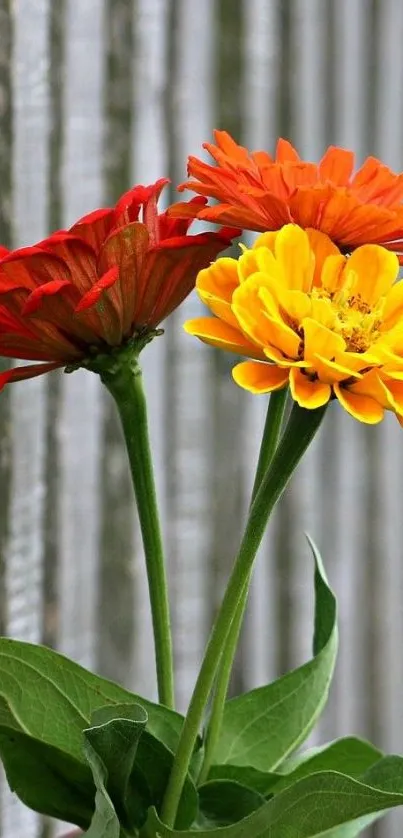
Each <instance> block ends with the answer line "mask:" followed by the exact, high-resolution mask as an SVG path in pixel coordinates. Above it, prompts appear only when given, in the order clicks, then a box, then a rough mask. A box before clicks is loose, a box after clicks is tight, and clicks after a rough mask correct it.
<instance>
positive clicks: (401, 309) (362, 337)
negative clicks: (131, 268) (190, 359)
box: [185, 224, 403, 424]
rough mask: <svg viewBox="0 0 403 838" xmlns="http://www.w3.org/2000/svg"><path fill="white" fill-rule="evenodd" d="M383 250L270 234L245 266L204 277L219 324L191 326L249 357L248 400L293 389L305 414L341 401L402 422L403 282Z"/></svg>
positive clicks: (240, 380) (239, 377)
mask: <svg viewBox="0 0 403 838" xmlns="http://www.w3.org/2000/svg"><path fill="white" fill-rule="evenodd" d="M398 269H399V265H398V259H397V256H396V255H395V254H394V253H390V252H389V251H388V250H386V249H385V248H383V247H379V246H378V245H371V244H370V245H363V246H362V247H359V248H357V250H355V251H354V253H353V254H352V256H349V257H347V256H344V255H343V254H341V253H340V251H339V249H338V248H337V247H336V245H335V244H334V243H333V242H332V241H331V240H330V238H329V237H328V236H326V235H325V234H324V233H320V232H318V231H317V230H307V231H305V230H303V229H301V227H298V226H297V225H294V224H287V225H285V226H284V227H283V228H282V229H281V230H280V231H279V232H275V233H270V232H267V233H264V234H263V235H261V236H260V237H259V238H258V239H257V240H256V242H255V244H254V246H253V247H252V248H251V249H249V250H248V249H246V248H243V253H242V255H241V256H240V258H239V259H238V260H236V259H231V258H221V259H218V261H217V262H216V263H215V264H214V265H211V266H210V267H209V268H206V269H204V270H202V271H201V272H200V274H199V276H198V278H197V281H196V288H197V290H198V293H199V295H200V297H201V299H202V300H203V302H204V303H205V304H206V305H207V306H208V307H209V308H210V310H211V311H212V312H213V314H215V317H201V318H198V319H196V320H190V321H188V322H187V323H186V324H185V329H186V331H187V332H189V333H190V334H192V335H196V336H197V337H199V338H200V339H201V340H203V341H205V342H206V343H209V344H211V345H213V346H217V347H219V348H220V349H226V350H228V351H230V352H235V353H237V354H238V355H243V356H247V357H249V358H252V359H253V360H248V361H243V362H242V363H240V364H238V365H237V366H236V367H235V368H234V370H233V376H234V379H235V381H236V383H237V384H239V386H240V387H243V388H244V389H246V390H249V391H250V392H251V393H269V392H271V391H273V390H279V389H282V388H283V387H286V386H288V385H289V386H290V391H291V395H292V397H293V399H294V400H295V401H296V402H298V404H299V405H300V406H301V407H304V408H308V409H314V408H318V407H321V406H323V405H325V404H326V403H327V402H328V401H329V400H330V399H333V398H337V399H338V400H339V402H340V404H341V405H342V406H343V407H344V408H345V409H346V410H347V411H348V412H349V413H351V414H352V416H354V417H355V418H356V419H359V420H360V421H361V422H367V423H370V424H374V423H376V422H380V421H381V419H382V418H383V415H384V410H385V409H388V410H391V411H393V412H395V413H396V414H397V416H398V418H399V421H401V420H402V417H403V282H396V278H397V275H398Z"/></svg>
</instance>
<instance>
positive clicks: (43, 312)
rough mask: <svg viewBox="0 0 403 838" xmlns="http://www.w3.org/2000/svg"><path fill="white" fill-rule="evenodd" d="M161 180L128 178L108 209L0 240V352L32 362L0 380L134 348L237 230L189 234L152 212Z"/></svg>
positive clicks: (177, 223) (181, 223)
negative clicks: (26, 237) (42, 233)
mask: <svg viewBox="0 0 403 838" xmlns="http://www.w3.org/2000/svg"><path fill="white" fill-rule="evenodd" d="M166 183H168V181H167V180H165V179H161V180H159V181H157V183H155V184H153V185H152V186H136V187H134V188H133V189H130V190H129V191H128V192H126V193H125V194H124V195H123V196H122V197H121V198H120V200H119V201H118V203H117V204H116V206H115V207H114V208H113V209H100V210H96V211H95V212H92V213H90V214H89V215H86V216H84V218H81V219H80V220H79V221H77V222H76V224H74V225H73V227H71V229H70V230H68V231H65V230H62V231H59V232H57V233H54V234H53V235H51V236H49V238H47V239H45V240H44V241H42V242H39V244H37V245H35V246H33V247H25V248H22V249H20V250H15V251H13V252H8V251H7V250H6V249H5V248H1V249H0V356H5V357H9V358H21V359H25V360H29V361H39V362H40V363H38V364H30V365H29V366H22V367H16V368H14V369H12V370H8V371H7V372H4V373H2V374H0V389H1V387H2V386H4V385H5V384H6V383H7V382H9V381H19V380H21V379H24V378H32V377H33V376H36V375H42V373H45V372H48V371H49V370H53V369H56V368H57V367H64V366H70V367H71V368H74V367H76V366H77V367H78V366H90V363H93V362H94V359H96V356H97V355H99V354H100V355H103V354H108V353H110V352H111V351H113V350H114V349H116V348H117V347H123V346H125V345H127V344H129V343H132V344H133V345H134V346H138V347H139V348H141V346H143V345H144V344H145V343H146V342H147V341H148V340H150V339H151V337H152V336H153V334H155V329H156V327H157V326H158V324H159V323H160V322H161V321H162V320H164V319H165V317H167V316H168V314H170V313H171V312H172V311H173V310H174V309H175V308H176V307H177V306H178V305H179V304H180V303H181V302H182V301H183V300H184V298H185V297H186V296H187V295H188V294H189V292H190V291H191V290H192V288H193V287H194V283H195V279H196V276H197V273H198V271H199V270H200V269H201V268H203V267H205V266H206V265H209V264H210V262H211V261H212V259H215V257H216V256H217V254H218V253H220V252H221V251H222V250H225V248H227V247H228V246H229V244H230V243H231V238H232V236H233V235H236V233H237V231H236V230H229V229H227V228H223V229H222V230H220V231H218V232H217V233H199V234H198V235H195V236H190V235H188V234H187V229H188V227H189V221H188V220H182V221H181V220H175V219H172V218H169V217H168V216H167V213H166V212H164V213H159V212H158V209H157V200H158V198H159V196H160V193H161V191H162V189H163V187H164V186H165V185H166ZM195 202H197V204H196V203H195ZM201 202H202V203H203V204H204V203H205V199H203V198H201V199H200V198H196V199H194V201H193V204H194V205H195V206H196V205H197V206H198V207H199V208H200V206H201ZM191 203H192V202H191ZM139 218H140V219H141V220H139ZM136 342H137V343H136Z"/></svg>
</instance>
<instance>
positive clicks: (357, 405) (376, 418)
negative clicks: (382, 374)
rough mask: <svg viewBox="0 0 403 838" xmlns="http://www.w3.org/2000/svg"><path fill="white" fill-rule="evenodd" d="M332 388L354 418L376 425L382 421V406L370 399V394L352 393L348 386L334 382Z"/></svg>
mask: <svg viewBox="0 0 403 838" xmlns="http://www.w3.org/2000/svg"><path fill="white" fill-rule="evenodd" d="M333 390H334V393H335V395H336V396H337V398H338V400H339V402H340V404H341V406H342V407H344V409H345V410H347V413H350V414H351V416H353V417H354V419H358V421H359V422H365V423H366V424H367V425H377V424H378V422H381V421H382V419H383V416H384V408H383V407H382V405H380V404H379V402H377V401H375V399H371V397H370V396H362V395H357V394H356V393H352V392H351V390H350V389H349V388H348V387H342V386H341V384H334V386H333Z"/></svg>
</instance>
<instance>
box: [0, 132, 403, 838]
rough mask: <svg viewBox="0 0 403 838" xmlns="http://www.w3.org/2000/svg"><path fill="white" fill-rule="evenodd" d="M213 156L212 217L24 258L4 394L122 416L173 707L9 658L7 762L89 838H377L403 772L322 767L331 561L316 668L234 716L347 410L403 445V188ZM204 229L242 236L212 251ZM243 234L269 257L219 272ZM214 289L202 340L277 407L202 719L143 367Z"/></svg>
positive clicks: (318, 621) (84, 237) (18, 653)
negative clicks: (261, 556) (289, 531)
mask: <svg viewBox="0 0 403 838" xmlns="http://www.w3.org/2000/svg"><path fill="white" fill-rule="evenodd" d="M206 148H207V150H208V151H209V153H210V155H211V156H212V157H213V158H214V164H213V165H210V164H208V163H206V162H202V161H201V160H198V159H196V158H192V157H191V158H190V159H189V163H188V172H189V178H190V179H189V180H188V181H187V182H186V183H184V184H182V185H181V186H180V187H179V188H180V190H183V189H188V190H192V191H193V192H196V193H197V196H196V197H194V198H193V199H191V200H189V201H187V202H177V203H175V204H173V205H172V206H170V207H169V208H168V210H166V211H165V212H159V210H158V200H159V197H160V194H161V192H162V190H163V189H164V187H165V185H166V183H167V181H166V180H165V179H161V180H159V181H157V183H155V184H152V185H150V186H136V187H134V188H133V189H131V190H129V191H128V192H127V193H126V194H124V195H123V196H122V197H121V198H120V200H119V201H118V202H117V204H116V206H115V207H114V208H112V209H100V210H96V211H94V212H92V213H90V214H89V215H87V216H85V217H84V218H81V219H80V220H79V221H78V222H77V223H76V224H74V225H73V227H71V228H70V229H69V230H59V231H57V232H55V233H53V234H52V235H50V236H49V237H48V238H46V239H45V240H44V241H41V242H39V243H38V244H36V245H34V246H32V247H26V248H22V249H19V250H18V249H17V250H14V251H11V252H9V251H7V250H6V249H5V248H2V249H1V252H0V355H1V356H3V357H5V358H14V359H22V360H27V361H29V362H30V363H28V364H27V365H26V366H24V365H23V366H21V365H17V366H13V367H12V368H10V369H7V370H6V371H5V372H2V373H1V375H0V386H1V387H4V386H6V385H8V384H10V383H11V382H16V381H21V380H22V379H26V378H31V377H33V376H37V375H42V374H44V373H46V372H49V371H51V370H55V369H57V368H64V370H65V372H73V371H74V370H76V369H77V368H79V367H83V368H85V369H87V370H88V371H89V372H92V373H96V374H98V375H99V377H100V379H101V381H102V383H103V384H104V385H105V386H106V388H107V389H108V390H109V392H110V394H111V396H112V398H113V399H114V401H115V403H116V407H117V410H118V413H119V415H120V419H121V423H122V427H123V432H124V438H125V442H126V447H127V455H128V459H129V463H130V469H131V474H132V478H133V487H134V494H135V500H136V505H137V511H138V517H139V521H140V527H141V533H142V540H143V546H144V560H145V564H146V570H147V577H148V588H149V597H150V605H151V612H152V622H153V631H154V641H155V664H156V678H157V685H158V696H159V701H158V703H153V702H151V701H149V700H147V699H145V698H142V697H141V696H140V695H137V694H134V693H132V692H130V691H128V690H126V689H124V688H123V687H122V686H120V685H118V684H115V683H112V682H110V681H107V680H105V679H103V678H101V677H99V676H98V675H96V674H93V673H91V672H88V671H87V670H85V669H83V668H82V667H80V666H79V665H78V664H76V663H74V662H73V661H71V660H69V659H67V658H65V657H63V656H61V655H59V654H58V653H57V652H55V651H53V650H51V649H47V648H45V647H41V646H35V645H31V644H28V643H22V642H18V641H17V640H13V639H10V638H1V639H0V756H1V759H2V761H3V764H4V768H5V772H6V775H7V778H8V782H9V784H10V787H11V788H12V790H13V791H14V792H15V793H16V794H17V795H18V796H19V798H20V799H21V800H22V801H23V802H24V803H25V804H26V805H27V806H29V807H31V808H32V809H34V810H35V811H37V812H41V813H44V814H46V815H49V816H51V817H54V818H57V819H61V820H63V821H67V822H69V823H72V824H75V825H76V826H77V827H78V828H79V832H78V833H76V832H74V833H72V834H74V835H76V834H77V835H78V834H81V832H83V834H85V835H87V836H88V838H130V837H131V838H134V836H138V838H175V836H178V838H179V836H182V838H192V836H193V835H194V834H196V833H197V834H198V835H199V836H200V838H221V837H222V838H319V836H325V835H326V836H328V838H354V836H356V835H358V834H359V833H360V832H361V831H362V830H363V829H364V828H365V827H366V826H368V824H370V823H371V822H372V821H373V820H375V819H376V818H378V817H379V816H380V815H381V814H383V813H384V812H385V811H386V810H388V809H391V808H392V807H396V806H399V805H401V804H402V803H403V757H400V756H385V755H384V754H382V753H381V752H380V751H379V750H378V749H377V748H376V747H375V746H373V745H371V744H370V743H369V742H365V741H362V740H360V739H358V738H356V737H354V736H350V737H348V738H344V739H341V740H338V741H334V742H331V743H327V744H325V745H323V747H320V748H316V749H312V750H306V751H301V750H300V746H301V745H302V743H303V742H304V741H305V740H306V738H307V737H308V735H309V733H310V732H311V730H312V728H313V726H314V725H315V722H316V720H317V719H318V717H319V714H320V713H321V711H322V709H323V707H324V705H325V702H326V699H327V695H328V691H329V686H330V682H331V679H332V675H333V670H334V666H335V659H336V654H337V607H336V600H335V596H334V594H333V592H332V590H331V588H330V587H329V584H328V581H327V578H326V574H325V570H324V567H323V563H322V559H321V556H320V554H319V551H318V549H317V547H316V546H315V544H314V542H313V541H312V540H311V539H310V538H309V539H308V542H309V546H310V549H311V552H312V555H313V563H314V587H315V621H314V632H313V656H312V658H311V660H309V661H308V662H307V663H305V664H304V665H303V666H300V667H299V668H298V669H295V670H293V671H291V672H289V673H287V674H286V675H285V676H283V677H281V678H279V679H278V680H276V681H274V682H273V683H271V684H268V685H266V686H263V687H260V688H258V689H254V690H252V691H251V692H248V693H245V694H243V695H239V696H237V697H235V698H231V699H229V700H228V698H227V693H228V685H229V680H230V675H231V670H232V664H233V661H234V656H235V652H236V649H237V644H238V639H239V633H240V629H241V626H242V620H243V616H244V612H245V608H246V604H247V599H248V590H249V586H250V582H251V577H252V573H253V566H254V561H255V557H256V554H257V551H258V548H259V545H260V543H261V540H262V537H263V535H264V532H265V529H266V526H267V522H268V520H269V517H270V514H271V512H272V510H273V508H274V506H275V504H276V503H277V501H278V500H279V498H280V496H281V495H282V493H283V491H284V490H285V488H286V486H287V484H288V482H289V480H290V478H291V477H292V474H293V472H294V470H295V468H296V467H297V465H298V463H299V461H300V460H301V458H302V457H303V455H304V453H305V451H306V450H307V448H308V446H309V445H310V443H311V441H312V439H313V438H314V436H315V434H316V432H317V430H318V428H319V427H320V425H321V423H322V422H326V413H327V412H328V411H329V410H337V409H340V407H341V408H343V409H344V410H346V411H347V412H348V413H350V414H351V416H352V417H354V418H355V419H356V420H358V421H359V422H365V423H368V424H376V423H378V422H380V421H382V419H383V416H384V412H385V410H389V411H392V412H393V413H394V414H395V415H396V418H397V420H398V421H399V422H400V423H401V424H403V283H402V282H400V281H399V260H400V259H401V258H402V257H401V255H400V254H403V203H402V199H403V175H402V174H399V175H397V174H394V173H393V172H392V171H390V169H388V168H387V167H386V166H384V165H383V164H382V163H381V162H380V161H379V160H377V159H375V158H368V159H367V160H366V161H365V162H364V164H363V165H362V166H361V168H360V169H358V171H356V172H355V173H354V157H353V154H352V152H350V151H347V150H344V149H340V148H335V147H331V148H329V149H328V150H327V151H326V153H325V155H324V157H323V158H322V160H321V161H320V163H319V164H314V163H310V162H304V161H302V160H301V159H300V158H299V156H298V154H297V152H296V151H295V149H294V148H293V147H292V146H291V145H290V144H289V143H288V142H286V141H285V140H280V141H279V143H278V146H277V151H276V155H275V157H274V158H273V157H271V156H270V155H269V154H268V153H266V152H263V151H258V152H253V153H249V152H248V151H247V150H246V149H244V148H242V147H241V146H239V145H237V144H236V143H235V142H234V140H233V139H232V138H231V137H230V136H229V135H228V134H226V133H225V132H216V144H215V145H212V144H206ZM209 199H213V203H209ZM193 219H201V220H205V221H207V222H212V223H213V224H216V225H217V224H219V225H226V226H221V227H219V228H218V229H211V230H210V231H208V232H202V233H199V234H196V235H192V234H190V233H189V232H188V230H189V226H190V225H191V223H192V221H193ZM244 229H246V230H250V231H255V232H256V233H258V235H257V237H256V239H255V241H254V243H253V245H252V246H250V247H246V246H244V245H243V244H241V245H240V247H239V248H238V251H237V255H236V256H235V257H234V256H220V254H221V253H222V252H223V251H225V250H226V249H227V248H228V247H229V245H230V244H231V242H232V240H233V239H235V238H236V237H238V236H240V235H241V233H242V230H244ZM217 257H218V258H217ZM194 286H196V289H197V292H198V294H199V296H200V298H201V300H202V302H203V303H204V304H205V306H206V307H207V309H209V312H207V315H206V316H204V317H199V318H196V319H194V320H190V321H188V322H187V323H185V324H184V327H185V330H186V331H187V332H188V333H189V335H193V336H196V337H197V338H199V339H200V340H202V341H204V342H205V343H207V344H210V345H211V346H214V347H216V348H218V349H219V350H223V351H225V352H229V353H232V354H233V355H236V356H241V358H243V359H244V360H241V361H238V362H237V363H236V364H235V366H234V368H233V378H234V382H235V384H236V385H238V386H239V387H241V388H243V389H245V390H248V391H249V392H251V393H254V394H257V395H259V394H261V395H266V396H267V394H270V398H269V400H268V409H267V418H266V422H265V426H264V431H263V435H262V441H261V446H260V453H259V458H258V462H257V466H256V476H255V481H254V486H253V490H252V495H251V499H250V506H249V512H248V515H247V518H246V521H245V527H244V533H243V537H242V539H241V543H240V545H239V550H238V554H237V555H236V556H235V557H234V562H233V567H232V571H231V574H230V576H229V579H228V582H227V587H226V590H225V593H224V596H223V599H222V602H221V606H220V608H219V610H218V613H217V616H216V619H215V622H214V625H213V626H212V628H211V633H210V637H209V640H208V643H207V646H206V649H205V654H204V658H203V661H202V664H201V668H200V671H199V675H198V677H197V680H196V684H195V686H194V691H193V695H192V697H191V700H190V703H189V707H188V710H187V713H186V715H185V716H182V715H181V714H179V713H178V712H177V711H176V710H175V677H174V676H175V673H174V666H173V656H172V642H171V630H170V605H169V595H168V587H167V580H166V567H165V558H164V548H163V540H162V536H161V529H160V524H159V516H158V505H157V498H156V491H155V485H154V476H153V466H152V452H151V449H150V443H149V437H148V424H147V407H146V400H145V394H144V390H143V386H142V372H141V353H142V351H143V350H146V346H147V344H148V343H149V342H150V341H151V340H153V339H154V338H158V339H163V338H162V337H161V336H162V335H163V329H161V323H162V321H163V320H164V319H165V318H166V317H168V316H169V314H170V313H171V312H172V311H173V310H174V309H176V308H177V307H178V306H179V305H180V304H181V302H182V301H183V300H184V299H185V297H186V296H187V295H188V294H189V293H190V292H191V290H192V289H193V288H194ZM190 339H191V338H189V340H190ZM206 351H209V350H208V349H206ZM32 362H33V363H32ZM195 386H197V384H195ZM332 402H333V403H335V402H338V405H337V404H332ZM219 467H220V464H219V463H218V464H217V468H219Z"/></svg>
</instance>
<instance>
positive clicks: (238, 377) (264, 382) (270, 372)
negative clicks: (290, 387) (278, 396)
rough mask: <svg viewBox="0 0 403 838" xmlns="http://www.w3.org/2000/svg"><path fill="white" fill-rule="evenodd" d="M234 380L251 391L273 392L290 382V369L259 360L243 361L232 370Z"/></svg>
mask: <svg viewBox="0 0 403 838" xmlns="http://www.w3.org/2000/svg"><path fill="white" fill-rule="evenodd" d="M232 376H233V379H234V381H235V382H236V383H237V384H238V385H239V387H243V389H244V390H248V391H249V392H250V393H256V394H259V393H271V392H272V391H273V390H281V389H282V388H283V387H285V386H286V385H287V384H288V369H284V368H280V367H276V366H274V364H264V363H259V362H258V361H243V362H242V363H241V364H237V366H236V367H234V369H233V370H232Z"/></svg>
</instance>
